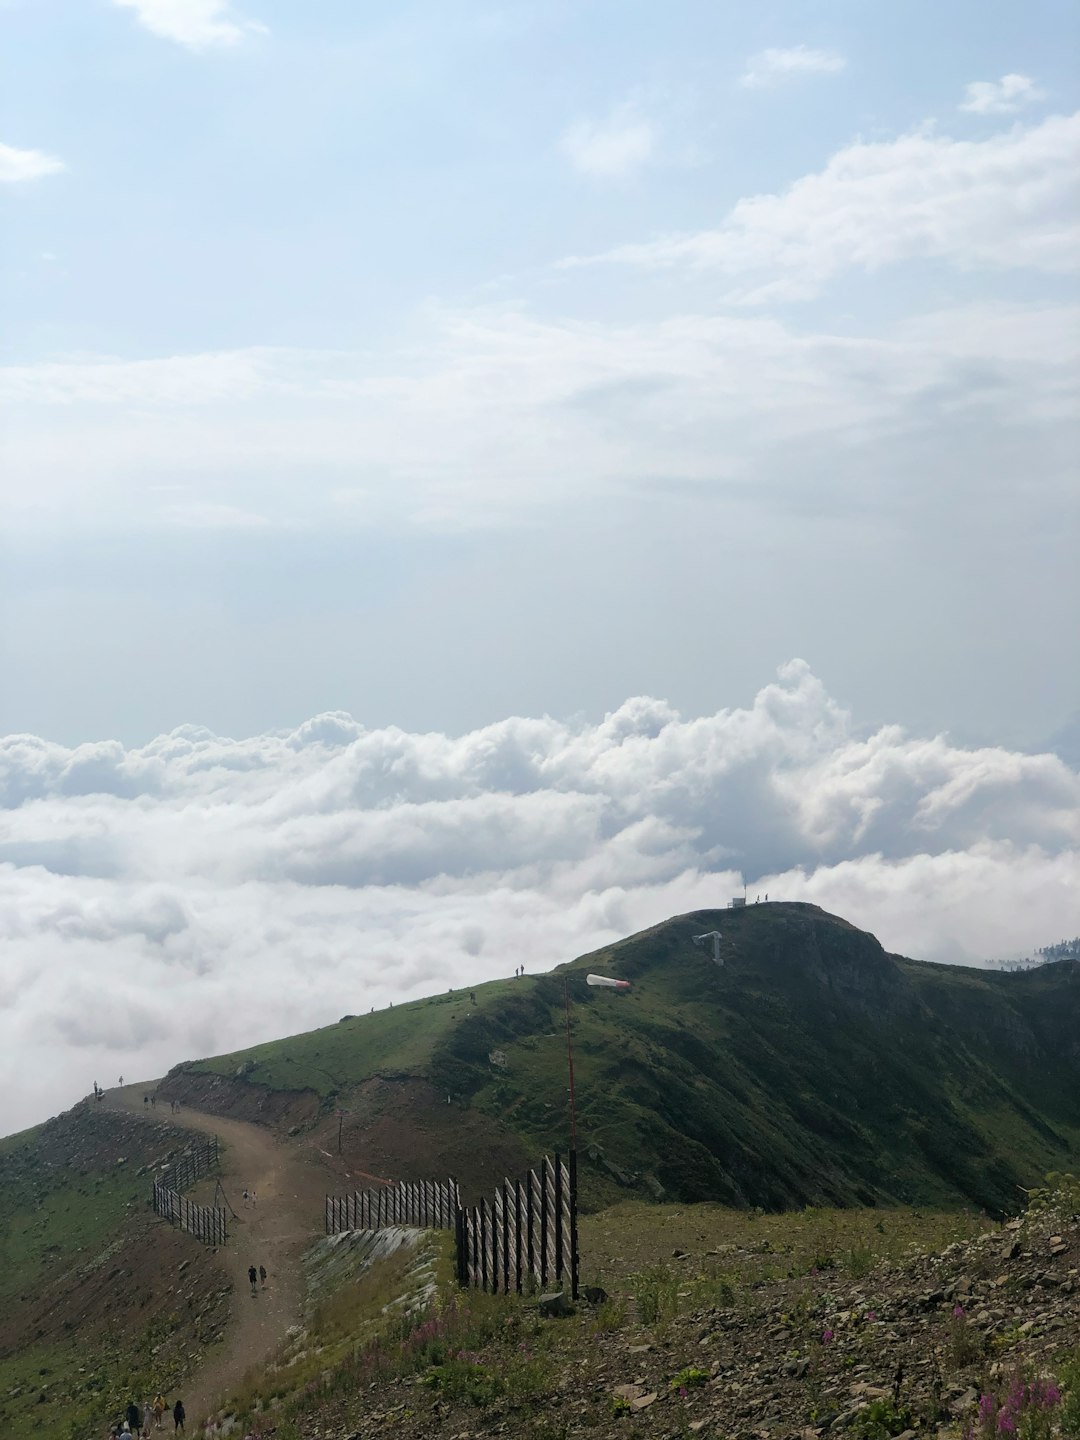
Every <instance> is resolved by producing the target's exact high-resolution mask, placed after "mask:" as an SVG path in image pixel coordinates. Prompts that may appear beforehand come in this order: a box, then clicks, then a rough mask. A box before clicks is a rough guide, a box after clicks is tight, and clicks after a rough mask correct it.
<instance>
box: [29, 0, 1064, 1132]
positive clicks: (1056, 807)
mask: <svg viewBox="0 0 1080 1440" xmlns="http://www.w3.org/2000/svg"><path fill="white" fill-rule="evenodd" d="M0 29H2V32H3V54H4V56H5V61H4V74H3V76H2V86H0V94H2V101H0V318H2V322H3V323H2V326H0V951H2V954H3V957H4V959H3V965H2V966H0V1096H2V1097H3V1098H4V1105H3V1107H2V1108H0V1132H3V1131H4V1130H9V1129H13V1128H15V1127H17V1126H19V1125H23V1124H29V1123H31V1122H32V1121H35V1120H38V1119H41V1118H43V1117H44V1116H45V1115H46V1114H48V1113H49V1112H50V1111H52V1110H55V1109H57V1108H59V1107H61V1106H62V1105H65V1104H69V1103H70V1102H71V1100H72V1099H73V1098H74V1097H75V1096H77V1095H78V1094H80V1093H82V1092H84V1091H85V1090H86V1089H88V1088H89V1084H90V1081H91V1079H92V1077H93V1076H94V1075H97V1076H98V1077H99V1078H100V1079H102V1080H103V1081H104V1080H107V1079H108V1077H109V1075H110V1074H111V1075H113V1076H115V1075H118V1074H121V1073H123V1074H125V1075H126V1076H128V1077H129V1078H130V1077H131V1076H133V1075H139V1076H143V1075H148V1074H160V1073H162V1072H163V1071H164V1070H165V1069H166V1068H167V1067H168V1066H170V1065H172V1064H174V1063H176V1062H177V1061H179V1060H182V1059H185V1058H190V1057H191V1056H192V1055H195V1054H212V1053H221V1052H226V1051H229V1050H231V1049H234V1048H236V1047H237V1046H238V1045H240V1044H242V1043H251V1042H253V1041H255V1040H261V1039H270V1038H272V1037H274V1036H276V1035H280V1034H282V1033H283V1032H285V1031H287V1030H289V1029H296V1028H298V1027H302V1026H304V1027H306V1026H312V1025H316V1024H324V1023H329V1022H330V1021H332V1020H334V1019H336V1018H337V1016H338V1015H340V1014H341V1013H343V1011H346V1010H349V1011H359V1010H362V1009H363V1007H364V1006H365V1005H371V1004H384V1003H386V1002H387V1001H389V1000H397V999H399V998H404V997H409V996H415V995H419V994H423V993H428V992H430V991H432V990H436V991H441V990H443V989H445V988H446V987H447V986H458V985H461V984H466V983H476V982H478V981H479V980H481V979H485V978H489V977H492V976H496V975H502V974H506V973H508V972H509V970H510V968H511V965H512V963H513V962H511V960H510V958H509V957H510V956H511V954H512V955H513V958H514V961H517V960H520V959H523V960H526V961H527V963H528V966H529V969H530V971H532V970H536V969H541V968H544V967H546V966H549V965H551V964H553V963H555V962H558V961H561V960H565V959H567V958H569V957H570V956H572V955H574V954H576V953H581V952H586V951H589V950H592V949H595V948H597V947H598V946H601V945H603V944H607V943H608V942H610V941H611V940H614V939H616V938H617V937H619V936H620V935H625V934H626V933H628V932H630V931H632V930H634V929H637V928H641V927H643V926H646V925H649V924H653V923H655V922H657V921H659V920H662V919H663V918H665V917H666V916H669V915H671V914H673V913H676V912H679V911H686V910H689V909H696V908H702V907H707V906H715V905H723V904H725V903H726V901H727V899H728V897H729V896H730V894H732V893H733V892H734V891H735V890H737V889H738V888H740V887H741V885H742V884H743V883H744V882H746V883H748V884H749V885H750V887H751V893H752V894H753V893H754V892H755V891H757V890H760V891H761V892H763V893H764V892H768V893H769V894H770V895H771V897H772V898H773V899H776V898H783V899H801V900H809V901H813V902H815V903H818V904H821V905H823V906H825V907H826V908H827V909H830V910H833V911H835V912H837V913H840V914H843V915H844V916H846V917H847V918H849V919H850V920H852V921H853V922H854V923H856V924H858V925H861V926H864V927H865V928H867V929H870V930H872V931H874V932H875V933H876V934H878V936H879V937H880V938H881V940H882V943H883V944H885V945H886V947H887V948H889V949H892V950H896V951H901V952H904V953H908V954H912V955H915V956H917V957H920V958H924V959H930V960H954V961H955V960H959V961H965V962H969V963H979V962H980V961H982V960H985V959H986V958H988V957H991V958H992V957H995V956H996V957H1003V956H1008V955H1013V956H1015V955H1018V954H1026V953H1030V952H1031V951H1032V950H1033V949H1034V948H1035V947H1037V946H1039V945H1044V944H1046V943H1048V942H1052V941H1055V940H1057V939H1059V938H1061V937H1062V936H1066V935H1073V934H1075V933H1076V932H1077V930H1080V911H1078V909H1077V904H1078V896H1080V772H1078V771H1077V768H1076V766H1077V762H1078V760H1080V639H1078V637H1080V627H1078V626H1077V623H1076V620H1077V615H1078V614H1080V566H1078V565H1077V554H1078V548H1080V547H1078V540H1080V517H1078V508H1080V485H1078V483H1077V476H1078V465H1077V461H1078V458H1080V433H1078V432H1080V426H1078V404H1077V388H1078V387H1077V372H1078V368H1080V297H1078V295H1077V285H1076V278H1077V269H1078V267H1080V204H1078V197H1077V177H1078V175H1080V168H1078V166H1077V158H1078V151H1080V97H1078V93H1077V90H1078V84H1077V80H1076V78H1075V75H1074V72H1073V62H1074V59H1075V54H1076V51H1077V43H1076V42H1077V40H1078V38H1080V36H1078V33H1077V32H1078V29H1080V11H1078V10H1077V9H1076V7H1075V6H1074V5H1066V4H1064V3H1061V4H1052V3H1045V0H1043V3H1039V0H1036V3H1025V4H1023V5H1020V4H993V3H985V0H983V3H978V4H975V3H954V4H948V5H941V4H934V5H931V4H928V3H927V4H922V3H905V4H903V5H898V4H892V5H886V4H870V3H866V0H859V3H845V4H841V3H822V4H805V3H804V4H793V3H774V4H764V5H763V4H757V5H752V6H751V5H744V4H739V5H736V4H733V3H727V4H724V3H720V0H712V3H708V4H706V3H679V0H668V3H665V4H663V5H661V4H659V3H651V4H644V3H632V0H620V3H614V0H611V3H589V0H576V3H574V4H569V3H561V0H552V3H546V4H543V5H538V4H529V3H521V4H490V5H488V4H481V3H474V4H460V3H452V0H441V3H438V4H434V3H432V4H409V3H397V4H394V5H392V6H391V5H378V4H369V3H356V0H350V3H344V0H341V3H335V0H316V3H307V4H291V5H286V4H283V3H275V0H237V3H236V4H228V3H225V0H0ZM650 697H652V698H650ZM1054 749H1056V753H1053V750H1054Z"/></svg>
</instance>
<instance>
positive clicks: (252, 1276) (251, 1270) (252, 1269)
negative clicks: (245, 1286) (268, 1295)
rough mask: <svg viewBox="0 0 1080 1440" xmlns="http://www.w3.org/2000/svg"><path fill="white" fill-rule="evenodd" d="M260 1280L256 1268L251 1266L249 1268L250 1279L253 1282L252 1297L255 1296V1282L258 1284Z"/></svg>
mask: <svg viewBox="0 0 1080 1440" xmlns="http://www.w3.org/2000/svg"><path fill="white" fill-rule="evenodd" d="M258 1278H259V1272H258V1271H257V1270H256V1269H255V1266H254V1265H249V1266H248V1279H249V1280H250V1281H251V1293H252V1295H254V1294H255V1282H256V1280H258Z"/></svg>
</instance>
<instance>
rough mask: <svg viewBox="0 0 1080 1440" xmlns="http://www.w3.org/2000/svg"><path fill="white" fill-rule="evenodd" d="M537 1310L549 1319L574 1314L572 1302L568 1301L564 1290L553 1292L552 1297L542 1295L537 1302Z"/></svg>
mask: <svg viewBox="0 0 1080 1440" xmlns="http://www.w3.org/2000/svg"><path fill="white" fill-rule="evenodd" d="M536 1308H537V1309H538V1310H539V1311H540V1314H541V1315H547V1316H549V1317H553V1316H556V1315H570V1314H572V1313H573V1308H572V1306H571V1304H570V1301H569V1300H567V1298H566V1292H565V1291H563V1290H553V1291H552V1292H551V1294H550V1295H541V1296H540V1299H539V1300H538V1301H537V1305H536Z"/></svg>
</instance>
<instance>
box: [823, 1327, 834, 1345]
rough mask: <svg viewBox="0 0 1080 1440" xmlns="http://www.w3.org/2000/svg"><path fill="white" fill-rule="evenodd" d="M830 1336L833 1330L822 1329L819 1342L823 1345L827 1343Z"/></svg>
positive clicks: (831, 1336)
mask: <svg viewBox="0 0 1080 1440" xmlns="http://www.w3.org/2000/svg"><path fill="white" fill-rule="evenodd" d="M832 1338H833V1332H832V1331H831V1330H823V1331H822V1332H821V1343H822V1344H823V1345H827V1344H828V1343H829V1341H830V1340H831V1339H832Z"/></svg>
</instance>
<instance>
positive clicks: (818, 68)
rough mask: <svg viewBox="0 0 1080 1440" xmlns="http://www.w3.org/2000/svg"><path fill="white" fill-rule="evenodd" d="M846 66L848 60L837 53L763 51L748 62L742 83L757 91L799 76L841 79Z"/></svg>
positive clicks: (801, 49) (800, 49)
mask: <svg viewBox="0 0 1080 1440" xmlns="http://www.w3.org/2000/svg"><path fill="white" fill-rule="evenodd" d="M846 65H847V60H846V59H845V58H844V56H843V55H841V54H839V52H838V51H836V50H812V49H811V48H810V47H809V46H808V45H793V46H791V47H790V48H788V49H786V50H784V49H780V50H762V51H759V53H758V54H757V55H752V56H751V57H750V59H749V60H748V61H747V62H746V69H745V70H744V71H743V73H742V77H741V79H740V81H739V83H740V84H741V85H745V86H747V87H748V88H750V89H756V88H760V87H762V86H766V85H776V84H778V83H779V82H780V81H782V80H789V79H791V78H792V77H793V76H796V75H838V74H839V73H840V71H841V70H843V69H844V68H845V67H846Z"/></svg>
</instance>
